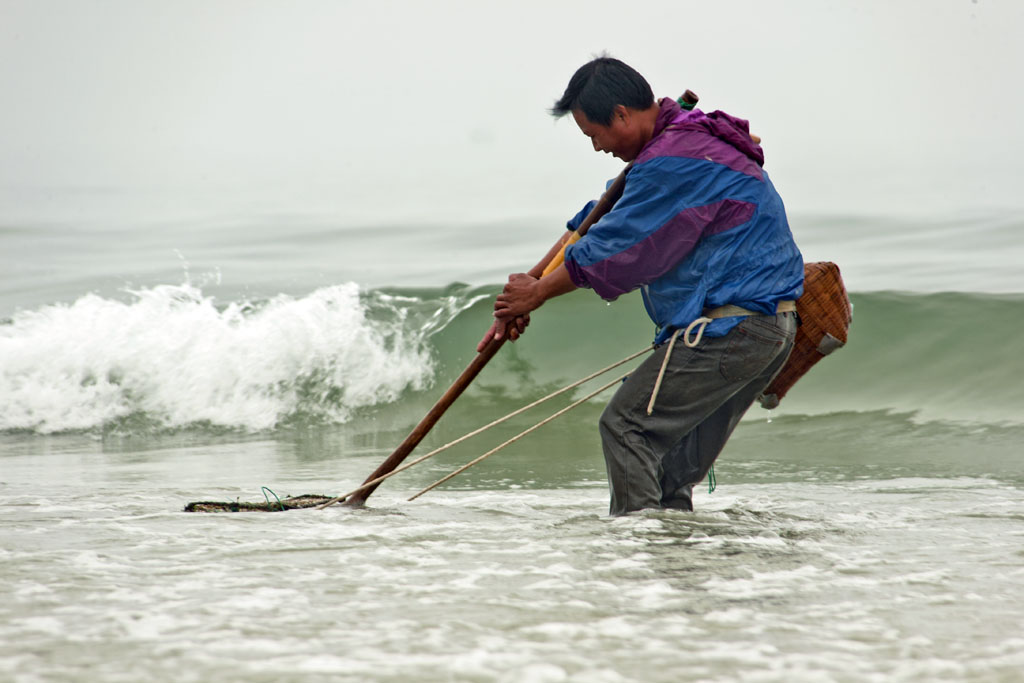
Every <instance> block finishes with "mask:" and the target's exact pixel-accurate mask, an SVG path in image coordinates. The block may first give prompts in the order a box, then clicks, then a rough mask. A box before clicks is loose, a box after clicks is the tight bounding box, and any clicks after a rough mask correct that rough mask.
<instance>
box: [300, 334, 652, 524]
mask: <svg viewBox="0 0 1024 683" xmlns="http://www.w3.org/2000/svg"><path fill="white" fill-rule="evenodd" d="M653 348H654V347H653V346H648V347H646V348H644V349H641V350H640V351H637V352H636V353H634V354H631V355H629V356H627V357H626V358H623V359H622V360H620V361H617V362H615V363H612V364H611V365H609V366H608V367H606V368H602V369H601V370H598V371H597V372H593V373H591V374H589V375H587V376H586V377H584V378H582V379H578V380H576V381H575V382H573V383H572V384H568V385H566V386H564V387H562V388H561V389H558V390H557V391H554V392H552V393H550V394H548V395H547V396H544V397H543V398H539V399H537V400H536V401H534V402H533V403H530V404H529V405H525V406H523V407H522V408H519V409H518V410H514V411H512V412H511V413H509V414H508V415H505V416H504V417H499V418H498V419H497V420H494V421H493V422H491V423H490V424H486V425H484V426H483V427H480V428H479V429H476V430H474V431H472V432H469V433H468V434H465V435H463V436H460V437H459V438H457V439H455V440H454V441H451V442H449V443H446V444H445V445H443V446H441V447H439V448H436V449H434V450H432V451H430V452H429V453H427V454H426V455H422V456H420V457H419V458H416V459H415V460H413V461H411V462H408V463H406V464H404V465H402V466H401V467H397V468H395V469H394V470H392V471H391V472H388V473H387V474H385V475H382V476H380V477H377V478H376V479H371V480H370V481H368V482H366V483H365V484H362V485H361V486H359V488H356V489H352V490H351V491H349V492H348V493H346V494H344V495H341V496H338V497H337V498H332V499H331V500H329V501H327V502H326V503H324V504H323V505H318V506H317V508H316V509H317V510H323V509H324V508H326V507H330V506H331V505H335V504H336V503H340V502H341V501H343V500H345V499H346V498H348V497H349V496H354V495H355V494H357V493H359V492H360V491H363V490H364V489H368V488H370V487H372V486H376V485H377V484H379V483H381V482H382V481H384V480H385V479H389V478H391V477H393V476H395V475H396V474H398V473H399V472H404V471H405V470H407V469H409V468H410V467H412V466H413V465H418V464H419V463H421V462H423V461H424V460H427V459H428V458H432V457H434V456H435V455H437V454H438V453H441V452H443V451H446V450H448V449H449V448H451V447H452V446H457V445H458V444H460V443H462V442H463V441H465V440H466V439H469V438H472V437H474V436H476V435H477V434H482V433H483V432H485V431H487V430H488V429H490V428H491V427H497V426H498V425H500V424H502V423H503V422H507V421H508V420H511V419H512V418H513V417H516V416H517V415H520V414H522V413H524V412H526V411H527V410H529V409H531V408H535V407H536V406H539V405H540V404H541V403H544V402H545V401H548V400H550V399H553V398H555V397H556V396H560V395H562V394H564V393H565V392H567V391H569V390H570V389H575V388H576V387H578V386H580V385H581V384H584V383H586V382H589V381H590V380H592V379H594V378H595V377H600V376H601V375H603V374H604V373H606V372H608V371H609V370H614V369H615V368H617V367H619V366H620V365H623V364H624V363H628V362H629V361H631V360H633V359H634V358H637V357H638V356H642V355H644V354H645V353H647V352H649V351H651V350H652V349H653ZM615 381H616V382H618V381H620V380H615ZM417 495H419V494H417ZM410 500H411V499H410Z"/></svg>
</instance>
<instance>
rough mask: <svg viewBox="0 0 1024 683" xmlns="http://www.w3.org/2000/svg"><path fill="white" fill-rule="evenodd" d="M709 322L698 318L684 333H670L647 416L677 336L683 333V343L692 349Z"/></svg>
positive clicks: (648, 405) (656, 396)
mask: <svg viewBox="0 0 1024 683" xmlns="http://www.w3.org/2000/svg"><path fill="white" fill-rule="evenodd" d="M709 322H711V318H706V317H700V318H697V319H696V320H694V321H693V322H692V323H690V324H689V325H687V326H686V330H685V331H683V330H682V329H677V330H676V331H675V332H673V333H672V336H671V337H670V338H669V340H668V348H667V349H665V359H664V360H662V361H661V370H659V371H658V379H657V380H655V382H654V391H652V392H651V400H650V402H649V403H648V404H647V414H648V415H650V414H651V413H653V412H654V401H655V400H657V398H658V392H659V391H661V380H663V379H664V378H665V369H666V368H667V367H668V359H669V358H671V357H672V349H673V347H675V345H676V337H678V336H679V333H680V332H683V343H684V344H686V345H687V346H688V347H690V348H691V349H692V348H694V347H695V346H697V344H699V343H700V340H701V338H702V337H703V336H704V328H706V327H707V326H708V323H709ZM695 327H696V328H697V336H696V338H694V339H692V340H691V339H690V333H691V332H693V329H694V328H695Z"/></svg>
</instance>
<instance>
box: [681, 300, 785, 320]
mask: <svg viewBox="0 0 1024 683" xmlns="http://www.w3.org/2000/svg"><path fill="white" fill-rule="evenodd" d="M795 310H796V302H795V301H780V302H779V305H778V307H777V308H776V309H775V312H776V313H792V312H793V311H795ZM740 315H764V313H758V312H757V311H752V310H750V309H749V308H743V307H742V306H733V305H732V304H726V305H725V306H719V307H718V308H711V309H708V310H706V311H704V317H705V318H711V319H712V320H716V319H718V318H735V317H736V316H740ZM698 320H700V318H698Z"/></svg>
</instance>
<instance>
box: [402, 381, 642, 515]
mask: <svg viewBox="0 0 1024 683" xmlns="http://www.w3.org/2000/svg"><path fill="white" fill-rule="evenodd" d="M626 377H629V373H628V372H627V373H626V374H625V375H623V376H622V377H619V378H617V379H614V380H612V381H611V382H608V384H605V385H604V386H603V387H601V388H600V389H595V390H594V391H592V392H590V393H589V394H587V395H586V396H584V397H583V398H581V399H579V400H577V401H574V402H572V403H570V404H569V405H567V406H566V407H564V408H562V409H561V410H559V411H558V412H557V413H554V414H552V415H550V416H549V417H547V418H545V419H543V420H541V421H540V422H538V423H537V424H535V425H533V426H532V427H530V428H528V429H524V430H523V431H521V432H519V433H518V434H516V435H515V436H513V437H512V438H511V439H509V440H508V441H506V442H505V443H503V444H501V445H500V446H496V447H494V448H492V449H491V450H489V451H487V452H486V453H484V454H483V455H481V456H480V457H478V458H476V459H475V460H471V461H469V462H468V463H466V464H465V465H463V466H462V467H460V468H459V469H457V470H455V471H454V472H451V473H450V474H448V475H446V476H444V477H442V478H441V479H438V480H437V481H435V482H434V483H433V484H431V485H430V486H428V487H427V488H425V489H423V490H422V491H420V492H419V493H417V494H416V495H415V496H412V497H411V498H409V500H416V499H417V498H419V497H420V496H422V495H423V494H424V493H426V492H427V491H430V490H431V489H433V488H436V487H438V486H440V485H441V484H443V483H445V482H446V481H448V480H449V479H451V478H452V477H454V476H455V475H457V474H461V473H462V472H465V471H466V470H468V469H469V468H470V467H472V466H473V465H475V464H477V463H478V462H481V461H482V460H484V459H486V458H489V457H491V456H492V455H494V454H495V453H497V452H498V451H500V450H501V449H503V448H505V447H506V446H510V445H512V444H514V443H515V442H516V441H519V439H521V438H523V437H524V436H526V435H527V434H529V433H530V432H532V431H534V430H537V429H539V428H541V427H543V426H544V425H546V424H547V423H548V422H551V421H552V420H554V419H555V418H557V417H561V416H562V415H564V414H566V413H567V412H569V411H570V410H572V409H573V408H575V407H576V406H578V405H580V404H582V403H584V402H586V401H589V400H590V399H592V398H594V397H595V396H597V395H598V394H600V393H601V392H602V391H604V390H606V389H610V388H611V387H613V386H615V385H616V384H618V383H619V382H621V381H622V380H624V379H625V378H626Z"/></svg>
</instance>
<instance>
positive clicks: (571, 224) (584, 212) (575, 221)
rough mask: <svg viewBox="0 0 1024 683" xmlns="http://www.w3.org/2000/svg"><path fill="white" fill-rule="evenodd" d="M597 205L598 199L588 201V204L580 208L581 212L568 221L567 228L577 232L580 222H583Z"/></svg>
mask: <svg viewBox="0 0 1024 683" xmlns="http://www.w3.org/2000/svg"><path fill="white" fill-rule="evenodd" d="M595 206H597V200H596V199H591V200H590V201H589V202H587V204H586V206H584V207H583V208H582V209H580V212H579V213H578V214H576V215H575V216H573V217H572V218H570V219H569V220H568V221H567V222H566V224H565V227H566V229H567V230H572V231H573V232H575V231H576V230H577V229H578V228H579V227H580V224H582V223H583V221H584V220H585V219H586V217H587V216H589V215H590V212H591V211H592V210H593V209H594V207H595Z"/></svg>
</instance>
